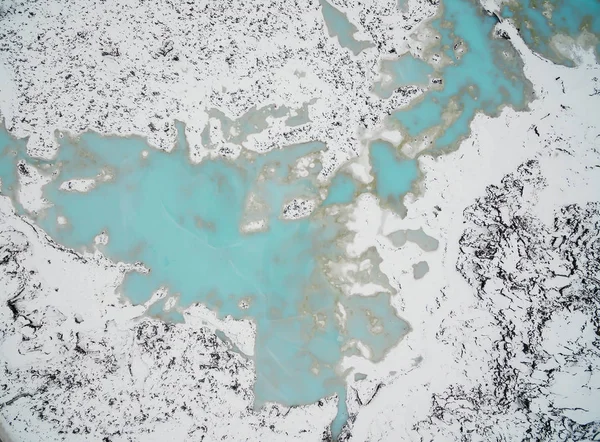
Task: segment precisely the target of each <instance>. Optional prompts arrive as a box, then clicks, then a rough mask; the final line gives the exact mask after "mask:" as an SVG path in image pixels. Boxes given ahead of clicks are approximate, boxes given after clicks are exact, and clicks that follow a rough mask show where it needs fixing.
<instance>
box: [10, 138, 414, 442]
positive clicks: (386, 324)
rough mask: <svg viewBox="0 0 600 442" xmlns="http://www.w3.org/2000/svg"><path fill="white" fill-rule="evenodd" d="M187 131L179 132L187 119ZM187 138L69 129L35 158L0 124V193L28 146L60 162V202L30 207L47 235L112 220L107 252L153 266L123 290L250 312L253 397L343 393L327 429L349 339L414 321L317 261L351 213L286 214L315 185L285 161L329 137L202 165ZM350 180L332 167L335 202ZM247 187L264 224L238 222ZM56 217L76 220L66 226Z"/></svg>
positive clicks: (58, 236) (86, 232)
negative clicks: (79, 184)
mask: <svg viewBox="0 0 600 442" xmlns="http://www.w3.org/2000/svg"><path fill="white" fill-rule="evenodd" d="M179 131H180V133H183V130H182V128H181V127H179ZM183 144H184V143H183V141H182V140H180V142H179V145H178V146H177V147H176V148H175V150H174V151H173V152H171V153H165V152H162V151H156V150H153V149H149V148H148V146H147V145H146V144H145V143H144V142H143V141H142V140H141V139H133V138H117V137H101V136H99V135H96V134H93V133H87V134H84V135H82V136H81V137H80V138H79V139H77V140H76V141H72V140H67V139H64V140H63V141H62V142H61V146H60V149H59V152H58V155H57V157H56V158H55V159H54V160H53V161H52V162H50V163H40V162H38V161H35V160H33V159H30V158H27V157H26V156H25V155H24V154H23V152H24V146H23V143H22V142H16V141H14V140H11V139H10V138H9V137H8V136H7V134H6V132H5V131H3V132H2V138H1V139H0V155H1V157H0V158H1V161H0V178H1V179H2V183H3V186H2V192H3V193H5V194H12V191H13V190H14V188H15V176H16V172H15V170H16V161H17V160H18V159H20V158H25V159H26V160H27V162H28V163H29V164H32V165H34V166H37V167H39V168H42V169H44V170H45V172H47V173H50V172H52V171H57V172H58V176H57V177H56V179H54V180H53V181H52V182H51V183H49V184H48V185H46V186H45V188H44V196H45V197H46V198H47V199H48V200H49V201H51V202H52V203H53V206H52V207H51V208H49V209H47V210H46V211H44V213H42V214H39V215H38V216H37V220H36V221H37V222H38V223H39V224H40V225H41V226H42V227H43V228H44V229H45V230H46V231H47V232H48V233H49V234H50V235H51V237H52V238H54V239H55V240H56V241H58V242H60V243H62V244H64V245H66V246H69V247H72V248H74V249H76V250H81V249H83V248H85V247H91V246H92V244H93V240H94V237H95V236H96V235H98V234H99V233H101V232H106V233H107V234H108V237H109V242H108V244H107V245H106V246H102V251H103V252H104V253H105V255H106V256H108V257H109V258H111V259H113V260H117V261H124V262H137V261H140V262H142V263H143V264H144V265H145V266H146V267H148V268H149V269H150V272H149V273H147V274H143V273H135V272H134V273H130V274H128V276H127V277H126V279H125V282H124V285H123V287H122V290H123V293H124V294H125V295H126V296H127V297H128V298H130V299H131V300H132V301H133V302H135V303H142V302H145V301H146V300H147V299H148V298H149V297H150V296H151V295H152V293H153V292H154V291H155V290H157V289H159V288H160V287H166V288H168V290H169V292H170V293H179V294H180V296H181V298H180V303H181V305H182V306H187V305H190V304H192V303H195V302H202V303H204V304H206V305H208V306H209V307H210V308H212V309H214V310H216V311H218V313H219V314H220V315H232V316H233V317H235V318H243V317H251V318H253V319H254V320H255V321H256V325H257V341H256V354H255V362H256V368H257V379H256V384H255V396H256V400H257V403H258V404H260V403H262V402H264V401H275V402H280V403H283V404H289V405H295V404H302V403H310V402H314V401H316V400H318V399H320V398H323V397H326V396H328V395H331V394H334V393H337V394H338V396H339V397H340V406H339V410H340V412H339V414H338V416H337V418H336V420H335V421H334V423H333V425H332V430H333V432H334V434H338V433H339V431H340V429H341V426H342V425H343V423H344V422H345V420H346V418H347V413H346V411H345V410H346V408H345V385H344V382H343V381H342V377H341V376H340V374H339V373H337V372H336V366H337V364H338V363H339V361H340V359H341V358H342V356H343V355H344V354H352V352H355V351H356V350H355V349H353V348H352V346H350V349H349V350H345V351H344V350H342V347H343V346H344V345H346V344H348V343H349V342H350V341H351V340H360V341H361V342H363V343H364V344H365V345H367V346H368V347H370V348H371V349H372V354H373V358H374V359H380V358H381V357H383V355H384V353H385V352H386V351H387V350H388V349H389V348H390V347H391V346H393V345H395V344H396V343H397V342H398V340H399V339H400V337H401V336H402V335H403V334H404V333H405V332H406V330H407V325H406V323H405V322H404V321H402V320H401V319H400V318H398V317H397V316H396V314H395V310H394V309H393V308H392V307H391V305H390V295H389V294H386V293H382V294H380V295H378V296H376V297H371V298H368V299H366V298H365V299H363V298H360V297H352V298H348V297H346V296H344V295H343V294H342V293H341V292H340V291H339V290H337V289H336V288H334V287H333V286H332V285H331V284H330V283H329V281H328V279H327V276H326V274H325V273H324V270H323V265H324V264H326V263H327V262H328V261H337V260H338V259H339V258H340V257H341V256H343V255H344V251H343V248H342V247H341V245H340V243H339V241H340V235H345V234H347V231H346V230H345V229H344V227H343V224H340V223H338V222H337V221H336V219H335V218H333V217H330V216H329V215H328V214H327V211H326V210H325V209H319V210H317V212H316V213H315V214H313V215H312V216H311V217H310V218H308V219H300V220H293V221H286V220H283V219H282V218H281V216H280V214H281V209H282V207H283V205H284V204H285V202H286V201H287V200H289V199H291V198H293V197H295V196H306V195H315V194H316V193H317V191H318V187H317V186H316V184H315V181H314V177H307V178H302V179H294V178H291V177H289V176H288V172H289V170H290V169H291V166H292V165H293V164H294V162H295V161H297V160H298V159H299V158H301V157H303V156H306V155H309V154H311V153H313V152H315V151H318V150H322V149H323V148H324V145H322V144H321V143H308V144H303V145H297V146H288V147H286V148H285V149H282V150H277V151H274V152H271V153H269V154H267V155H265V156H251V157H250V156H249V157H240V158H239V159H238V160H236V161H235V162H233V161H229V160H225V159H219V160H212V161H205V162H203V163H202V164H200V165H197V166H194V165H192V164H191V163H190V162H189V161H188V158H187V154H188V152H187V149H186V148H185V147H184V145H183ZM144 151H147V153H148V154H147V156H146V157H144V156H143V155H142V153H143V152H144ZM106 175H110V176H111V179H110V180H109V181H105V182H100V181H98V184H97V185H96V187H95V188H93V189H92V190H90V191H88V192H87V193H79V192H66V191H64V190H60V188H59V187H60V185H61V183H63V182H64V181H67V180H72V179H78V178H96V177H98V176H106ZM340 180H342V181H340ZM343 180H344V179H343V178H342V175H340V176H338V177H336V179H335V181H336V183H341V184H335V185H334V186H333V189H334V192H333V193H332V194H331V198H332V199H331V200H330V201H329V203H328V204H345V203H348V202H350V201H351V200H352V198H349V196H348V195H349V194H348V191H347V189H349V188H351V187H352V186H353V184H352V183H351V182H346V181H343ZM338 186H341V187H338ZM336 189H337V190H336ZM336 193H337V195H336ZM251 194H252V195H254V196H255V197H257V198H259V199H261V200H263V201H266V202H268V204H267V205H266V206H264V207H262V212H261V213H260V216H261V217H264V218H265V219H266V220H267V221H268V229H267V230H266V231H261V232H256V233H243V232H242V230H241V229H240V227H241V225H242V224H243V223H244V219H245V217H246V215H247V213H246V212H247V210H246V207H247V200H248V198H249V196H250V195H251ZM352 196H353V194H352ZM17 207H18V209H19V211H20V212H21V213H23V212H24V211H23V209H22V208H20V207H19V206H18V204H17ZM254 215H256V214H254ZM58 216H63V217H65V218H66V219H67V220H68V226H61V225H59V224H58V223H57V217H58ZM242 299H244V300H248V299H249V300H250V307H249V308H248V309H247V310H242V309H241V308H240V307H239V301H240V300H242ZM337 303H340V304H341V305H342V306H343V308H344V310H345V311H346V312H347V315H348V321H347V323H346V324H340V323H339V322H338V319H336V312H337ZM161 307H162V304H161V303H159V304H158V305H156V306H155V307H154V310H156V311H155V312H154V313H155V314H157V315H159V316H164V315H162V314H161V313H160V309H161ZM150 313H152V311H151V312H150ZM179 317H180V316H179ZM167 319H170V320H173V319H177V318H176V317H174V316H173V315H170V316H169V317H168V318H167Z"/></svg>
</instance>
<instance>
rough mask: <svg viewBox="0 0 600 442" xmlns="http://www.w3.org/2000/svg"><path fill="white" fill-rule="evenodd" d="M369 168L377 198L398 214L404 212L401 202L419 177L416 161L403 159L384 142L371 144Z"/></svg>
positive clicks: (392, 147)
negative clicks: (370, 168) (371, 171)
mask: <svg viewBox="0 0 600 442" xmlns="http://www.w3.org/2000/svg"><path fill="white" fill-rule="evenodd" d="M371 167H372V168H373V175H374V177H375V189H376V193H377V196H379V197H380V198H381V200H382V201H383V202H384V203H386V204H388V205H389V206H390V207H391V208H392V209H393V210H395V211H396V212H399V213H401V214H402V213H403V212H404V207H403V204H402V200H403V197H404V195H405V194H406V193H407V192H409V191H410V189H411V187H412V185H413V183H414V182H415V181H416V179H417V178H418V177H419V167H418V164H417V161H416V160H414V159H413V160H411V159H408V158H403V157H402V156H400V154H398V152H397V151H396V149H395V148H394V146H392V145H391V144H390V143H388V142H386V141H374V142H373V143H371Z"/></svg>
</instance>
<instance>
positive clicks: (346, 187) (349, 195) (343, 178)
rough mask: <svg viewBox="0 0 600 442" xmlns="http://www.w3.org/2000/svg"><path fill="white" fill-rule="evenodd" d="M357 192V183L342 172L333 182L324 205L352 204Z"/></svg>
mask: <svg viewBox="0 0 600 442" xmlns="http://www.w3.org/2000/svg"><path fill="white" fill-rule="evenodd" d="M357 190H358V187H357V185H356V181H354V179H353V178H352V177H351V176H350V175H348V174H346V173H342V172H340V173H338V174H337V175H336V176H335V177H334V178H333V179H332V180H331V184H330V185H329V188H328V190H327V198H325V201H323V205H324V206H330V205H333V204H350V203H351V202H352V201H354V198H355V197H356V192H357Z"/></svg>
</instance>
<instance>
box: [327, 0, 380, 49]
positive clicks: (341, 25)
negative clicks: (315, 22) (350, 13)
mask: <svg viewBox="0 0 600 442" xmlns="http://www.w3.org/2000/svg"><path fill="white" fill-rule="evenodd" d="M320 4H321V12H322V13H323V18H324V19H325V25H326V26H327V31H328V32H329V35H330V36H331V37H337V39H338V42H339V44H340V46H342V47H344V48H347V49H350V51H352V53H353V54H354V55H358V54H360V53H361V52H362V51H364V50H365V49H367V48H369V47H371V46H373V44H372V43H371V42H369V41H360V40H356V39H355V38H354V34H355V33H356V32H357V31H358V29H356V26H354V25H353V24H352V23H351V22H350V20H348V17H346V15H345V14H344V13H343V12H342V11H340V10H339V9H337V8H336V7H335V6H333V5H332V4H331V3H329V2H328V1H327V0H320Z"/></svg>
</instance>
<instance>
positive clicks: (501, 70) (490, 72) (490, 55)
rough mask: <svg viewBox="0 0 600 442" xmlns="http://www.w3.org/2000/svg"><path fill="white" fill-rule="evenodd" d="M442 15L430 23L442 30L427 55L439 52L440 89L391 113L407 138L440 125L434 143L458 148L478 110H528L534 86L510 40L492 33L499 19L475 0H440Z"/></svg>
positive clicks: (489, 112)
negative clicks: (531, 90) (512, 108)
mask: <svg viewBox="0 0 600 442" xmlns="http://www.w3.org/2000/svg"><path fill="white" fill-rule="evenodd" d="M441 9H442V12H441V15H440V16H439V17H436V18H435V19H434V20H432V22H431V27H432V28H433V29H434V30H435V32H436V33H437V34H438V35H439V38H438V40H437V41H435V42H432V43H431V45H430V46H429V47H428V48H427V49H426V51H425V52H426V54H429V55H431V54H434V53H436V54H440V55H442V56H443V60H442V63H441V64H440V65H439V66H436V69H437V70H438V73H439V76H440V77H441V78H442V81H443V82H442V88H441V89H434V90H430V91H428V92H426V94H425V95H424V97H423V98H422V99H421V100H420V101H419V102H417V103H416V104H414V105H412V106H410V107H409V108H407V109H401V110H398V111H397V112H395V113H393V114H392V116H391V119H390V124H391V125H392V126H393V125H399V126H400V127H401V129H402V130H403V132H404V133H405V134H406V135H407V136H408V139H414V138H416V137H419V136H421V135H424V133H425V132H426V131H429V130H431V129H437V130H439V133H438V134H437V136H436V138H435V139H434V140H432V146H433V147H434V148H436V149H443V148H450V147H455V146H456V145H457V143H458V142H460V140H462V139H464V138H465V137H466V136H468V133H469V126H470V123H471V121H472V119H473V117H474V116H475V114H476V113H478V112H484V113H486V114H488V115H494V114H496V113H497V111H498V109H499V108H500V107H501V106H504V105H511V106H512V107H514V108H516V109H524V108H525V107H526V105H527V102H528V100H529V98H530V97H529V94H530V89H531V86H530V84H529V82H528V81H527V80H526V79H525V77H524V76H523V73H522V66H521V61H520V59H519V58H518V56H517V54H516V51H515V50H514V49H513V48H512V46H511V45H510V43H509V42H508V41H506V40H504V39H502V38H499V37H496V36H494V35H493V29H494V26H495V25H496V23H497V19H496V18H495V17H493V16H489V15H487V14H486V13H484V11H483V9H482V7H481V6H480V5H479V4H478V3H476V2H474V1H471V0H453V1H445V2H442V5H441Z"/></svg>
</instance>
